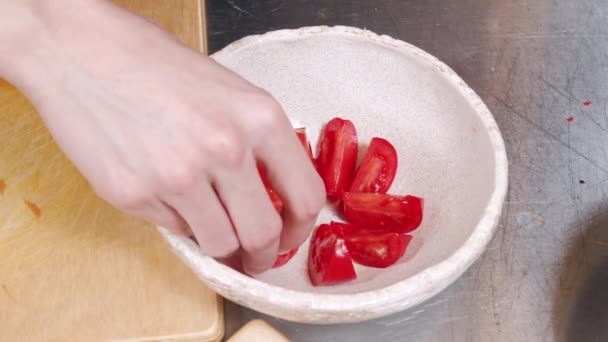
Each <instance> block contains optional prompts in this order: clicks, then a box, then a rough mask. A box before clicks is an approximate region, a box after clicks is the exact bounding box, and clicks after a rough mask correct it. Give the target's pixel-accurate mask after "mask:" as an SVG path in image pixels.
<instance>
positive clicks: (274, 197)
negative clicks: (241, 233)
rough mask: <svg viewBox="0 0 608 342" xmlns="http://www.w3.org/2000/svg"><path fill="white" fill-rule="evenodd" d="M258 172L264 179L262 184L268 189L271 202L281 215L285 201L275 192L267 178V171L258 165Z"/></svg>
mask: <svg viewBox="0 0 608 342" xmlns="http://www.w3.org/2000/svg"><path fill="white" fill-rule="evenodd" d="M258 172H259V173H260V178H262V183H264V186H265V187H266V192H267V193H268V196H269V197H270V201H272V205H274V207H275V209H276V210H277V211H278V212H279V214H281V213H282V212H283V201H282V200H281V197H279V195H278V194H277V193H276V191H274V189H273V188H272V186H271V184H270V181H269V180H268V176H266V171H264V168H263V167H262V166H261V165H258Z"/></svg>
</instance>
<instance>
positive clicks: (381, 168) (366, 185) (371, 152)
mask: <svg viewBox="0 0 608 342" xmlns="http://www.w3.org/2000/svg"><path fill="white" fill-rule="evenodd" d="M397 165H398V161H397V150H396V149H395V147H394V146H393V145H392V144H391V143H390V142H388V141H387V140H385V139H382V138H377V137H376V138H373V139H372V141H371V142H370V144H369V148H368V149H367V152H366V153H365V156H364V157H363V160H362V161H361V166H359V169H358V170H357V173H356V175H355V179H354V180H353V185H352V186H351V187H350V192H379V193H386V192H387V191H388V189H389V188H390V187H391V184H393V180H394V179H395V175H396V174H397Z"/></svg>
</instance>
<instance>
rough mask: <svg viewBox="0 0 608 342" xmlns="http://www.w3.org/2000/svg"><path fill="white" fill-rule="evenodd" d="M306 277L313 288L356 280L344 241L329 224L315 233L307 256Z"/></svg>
mask: <svg viewBox="0 0 608 342" xmlns="http://www.w3.org/2000/svg"><path fill="white" fill-rule="evenodd" d="M308 276H309V277H310V281H311V282H312V284H313V285H314V286H323V285H334V284H339V283H344V282H347V281H350V280H353V279H356V278H357V274H356V273H355V268H354V266H353V261H352V259H351V257H350V254H349V253H348V250H347V249H346V245H345V242H344V239H343V238H341V237H339V236H337V235H336V234H334V232H333V230H332V227H331V226H330V225H329V224H322V225H320V226H319V228H317V230H316V231H315V233H314V235H313V238H312V240H311V243H310V252H309V254H308Z"/></svg>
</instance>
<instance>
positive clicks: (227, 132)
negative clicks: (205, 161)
mask: <svg viewBox="0 0 608 342" xmlns="http://www.w3.org/2000/svg"><path fill="white" fill-rule="evenodd" d="M206 145H207V148H208V152H209V153H210V154H211V155H212V157H213V159H214V160H217V161H219V162H220V163H221V164H223V165H227V166H235V167H238V166H241V165H243V163H244V161H245V156H246V146H245V143H244V141H243V138H242V137H241V135H240V134H239V132H238V130H237V129H236V128H234V127H230V128H227V127H225V128H223V129H221V130H219V131H217V132H215V133H214V134H213V135H212V137H211V139H209V141H208V143H207V144H206Z"/></svg>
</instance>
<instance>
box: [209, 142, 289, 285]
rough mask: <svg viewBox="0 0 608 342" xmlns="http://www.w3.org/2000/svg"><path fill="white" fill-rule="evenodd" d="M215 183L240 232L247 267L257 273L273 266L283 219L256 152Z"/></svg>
mask: <svg viewBox="0 0 608 342" xmlns="http://www.w3.org/2000/svg"><path fill="white" fill-rule="evenodd" d="M214 185H215V189H216V190H217V193H218V195H219V197H220V198H221V200H222V203H223V204H224V207H225V208H226V210H227V212H228V214H229V215H230V218H231V219H232V223H233V225H234V227H235V230H236V232H237V235H238V238H239V241H240V244H241V248H242V253H241V256H242V263H243V268H244V270H245V271H246V272H247V273H250V274H254V273H260V272H262V271H265V270H267V269H269V268H270V267H271V266H272V264H273V263H274V261H275V259H276V257H277V254H278V250H279V241H280V235H281V228H282V221H281V217H280V216H279V214H278V213H277V211H276V209H275V208H274V206H273V205H272V203H271V201H270V199H269V197H268V194H267V192H266V189H265V187H264V185H263V183H262V180H261V178H260V176H259V174H258V171H257V168H256V162H255V160H254V158H253V155H252V154H251V153H250V154H248V155H247V156H246V157H245V158H244V161H243V163H242V165H241V166H240V167H238V168H235V169H231V170H222V171H221V172H219V174H218V175H217V176H215V177H214Z"/></svg>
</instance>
